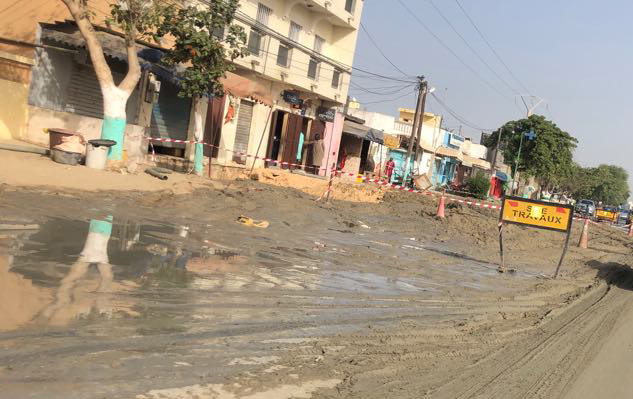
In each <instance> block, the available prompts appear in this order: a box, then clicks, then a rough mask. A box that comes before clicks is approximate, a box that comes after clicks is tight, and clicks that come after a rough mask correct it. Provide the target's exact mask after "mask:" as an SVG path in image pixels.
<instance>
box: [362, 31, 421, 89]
mask: <svg viewBox="0 0 633 399" xmlns="http://www.w3.org/2000/svg"><path fill="white" fill-rule="evenodd" d="M360 27H361V29H362V30H363V32H365V34H366V35H367V38H368V39H369V41H370V42H371V44H373V45H374V47H375V48H376V50H378V52H379V53H380V55H382V58H384V59H385V60H387V62H388V63H389V64H391V66H392V67H394V68H395V69H396V70H397V71H398V72H400V73H401V74H402V76H404V77H410V75H408V74H407V73H406V72H404V71H403V70H402V69H400V68H398V66H397V65H396V64H394V63H393V62H392V61H391V60H390V59H389V57H387V55H386V54H385V53H384V52H383V51H382V49H381V48H380V46H379V45H378V43H376V41H375V40H374V38H373V37H372V36H371V34H370V33H369V31H368V30H367V28H365V25H364V24H363V23H362V22H361V23H360Z"/></svg>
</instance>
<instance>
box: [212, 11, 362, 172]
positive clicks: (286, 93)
mask: <svg viewBox="0 0 633 399" xmlns="http://www.w3.org/2000/svg"><path fill="white" fill-rule="evenodd" d="M362 7H363V1H362V0H308V1H305V0H301V1H297V0H243V1H242V2H241V8H240V10H239V11H238V13H237V16H236V21H237V23H238V24H240V25H242V26H243V27H244V29H245V30H246V33H247V35H248V48H249V52H250V55H249V56H248V57H245V58H241V59H238V60H236V64H237V70H236V71H235V74H236V75H239V76H240V77H242V78H245V79H248V80H249V81H251V82H253V85H254V87H256V88H257V89H256V90H257V92H258V93H259V94H260V95H261V94H262V93H267V94H268V98H269V99H270V100H271V103H272V105H273V107H272V111H271V108H269V107H267V106H266V105H265V104H257V103H253V102H252V101H250V100H249V99H248V98H244V97H242V98H240V99H239V100H238V99H235V101H234V105H238V103H239V107H240V108H241V111H242V112H245V113H244V114H243V115H246V116H245V117H242V121H241V122H240V120H241V119H240V112H239V110H238V112H237V116H236V122H235V124H234V125H231V123H227V124H225V125H224V126H223V128H222V132H221V139H220V140H219V141H218V139H217V138H216V143H217V145H218V146H219V147H224V148H236V149H238V148H239V149H242V150H244V152H248V153H251V154H255V153H256V152H257V149H258V148H259V149H260V150H259V152H257V155H258V156H264V155H265V156H266V157H267V158H271V159H276V160H278V161H282V162H291V163H300V164H307V165H314V164H316V165H320V166H321V167H322V168H325V166H326V164H327V167H328V169H330V168H331V167H332V166H333V163H334V164H335V162H336V159H337V157H338V148H339V143H340V138H341V131H342V128H343V116H342V115H341V114H340V113H337V112H336V111H337V110H339V111H340V110H341V108H342V106H343V104H344V103H345V101H346V98H347V92H348V88H349V83H350V77H351V65H352V63H353V60H354V52H355V47H356V39H357V35H358V27H359V24H360V17H361V12H362ZM229 96H231V93H230V88H229ZM247 97H248V96H247ZM219 106H220V107H221V106H222V105H221V104H220V105H219ZM251 110H252V111H251ZM250 112H253V115H254V116H253V119H252V121H251V124H250V125H251V129H250V132H251V134H250V135H247V134H246V131H247V130H248V129H247V125H248V124H249V122H248V121H247V120H245V119H248V115H249V113H250ZM271 112H272V114H270V113H271ZM266 120H270V122H269V123H266ZM268 125H270V126H268ZM253 126H256V128H255V129H253V128H252V127H253ZM301 136H303V137H301ZM318 138H320V139H321V140H322V141H323V145H324V146H325V151H324V152H323V153H324V158H323V160H314V159H312V158H313V155H312V153H311V151H309V150H308V151H306V150H305V149H304V148H300V147H302V146H301V144H302V142H304V141H305V142H312V141H315V139H318ZM305 147H306V148H310V147H309V146H305ZM230 156H231V153H228V154H226V153H225V154H221V153H219V154H218V160H219V161H220V162H221V163H223V164H228V163H231V160H230V159H229V157H230ZM233 161H237V162H245V160H244V159H242V160H239V159H237V157H233ZM322 174H323V173H322Z"/></svg>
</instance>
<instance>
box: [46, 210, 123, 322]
mask: <svg viewBox="0 0 633 399" xmlns="http://www.w3.org/2000/svg"><path fill="white" fill-rule="evenodd" d="M111 235H112V216H111V215H109V216H107V217H106V218H104V219H103V220H97V219H92V220H91V221H90V227H89V229H88V235H87V237H86V242H85V244H84V247H83V250H82V251H81V253H80V254H79V259H77V261H76V262H75V263H73V264H72V265H71V266H70V271H69V272H68V274H67V275H66V276H65V277H64V278H63V279H62V280H61V285H60V287H59V289H58V290H57V294H56V295H55V300H54V301H53V303H51V304H50V305H49V306H47V307H46V309H44V311H43V312H42V314H41V315H40V319H42V320H46V321H49V322H50V323H51V324H65V323H66V322H68V321H69V320H71V319H73V318H76V317H77V316H79V315H87V314H90V313H91V312H92V310H93V309H94V310H96V312H97V314H101V315H112V313H113V307H112V305H110V304H109V303H108V298H107V297H106V296H105V295H96V296H94V297H92V298H90V295H88V296H82V294H86V291H87V290H86V289H85V288H86V285H87V284H86V283H87V282H88V280H86V279H85V276H86V274H87V272H88V269H89V267H90V265H96V267H97V270H98V272H99V282H98V286H97V288H96V290H95V292H97V293H108V292H110V291H111V290H112V278H113V274H112V265H110V259H109V257H108V242H109V241H110V236H111ZM81 288H83V290H81ZM82 291H83V292H82Z"/></svg>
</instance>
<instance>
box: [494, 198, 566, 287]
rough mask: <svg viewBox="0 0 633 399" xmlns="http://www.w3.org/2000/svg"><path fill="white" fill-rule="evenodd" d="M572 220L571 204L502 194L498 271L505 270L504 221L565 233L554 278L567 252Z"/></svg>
mask: <svg viewBox="0 0 633 399" xmlns="http://www.w3.org/2000/svg"><path fill="white" fill-rule="evenodd" d="M573 220H574V207H573V206H571V205H563V204H558V203H555V202H545V201H536V200H531V199H526V198H521V197H505V196H504V197H503V203H502V205H501V214H500V215H499V251H500V254H501V265H500V268H499V271H500V272H503V271H505V263H504V260H503V225H504V223H512V224H518V225H522V226H527V227H535V228H538V229H545V230H552V231H558V232H561V233H566V235H567V237H566V238H565V246H564V247H563V253H562V255H561V257H560V260H559V262H558V266H557V267H556V271H555V273H554V278H556V277H557V276H558V272H559V271H560V268H561V266H562V264H563V260H564V259H565V254H566V253H567V247H568V246H569V237H570V236H571V226H572V222H573Z"/></svg>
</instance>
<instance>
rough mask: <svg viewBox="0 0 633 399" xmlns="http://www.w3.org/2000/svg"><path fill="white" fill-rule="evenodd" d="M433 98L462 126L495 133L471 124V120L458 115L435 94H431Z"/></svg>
mask: <svg viewBox="0 0 633 399" xmlns="http://www.w3.org/2000/svg"><path fill="white" fill-rule="evenodd" d="M431 96H433V98H434V99H435V101H437V103H438V104H439V105H441V106H442V108H444V109H445V110H446V111H447V112H448V113H449V114H451V116H453V118H455V119H457V120H458V121H459V122H461V123H462V124H464V125H466V126H468V127H471V128H473V129H477V130H483V131H493V130H494V129H486V128H483V127H481V126H477V125H475V124H474V123H472V122H470V121H469V120H467V119H466V118H464V117H463V116H461V115H460V114H458V113H457V112H455V111H454V110H453V109H452V108H451V107H449V106H448V105H447V104H446V103H445V102H444V101H442V100H441V99H440V98H439V97H438V96H436V95H435V93H431Z"/></svg>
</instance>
